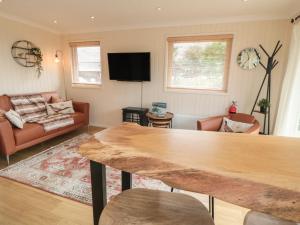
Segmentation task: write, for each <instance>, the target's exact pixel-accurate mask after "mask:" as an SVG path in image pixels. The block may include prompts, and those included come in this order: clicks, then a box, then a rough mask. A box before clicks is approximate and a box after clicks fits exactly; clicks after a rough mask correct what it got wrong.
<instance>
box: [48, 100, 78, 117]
mask: <svg viewBox="0 0 300 225" xmlns="http://www.w3.org/2000/svg"><path fill="white" fill-rule="evenodd" d="M74 112H75V111H74V109H73V103H72V101H67V102H57V103H52V104H47V113H48V115H53V114H56V113H60V114H71V113H74Z"/></svg>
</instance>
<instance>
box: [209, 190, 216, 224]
mask: <svg viewBox="0 0 300 225" xmlns="http://www.w3.org/2000/svg"><path fill="white" fill-rule="evenodd" d="M209 212H210V214H211V217H212V218H213V219H215V198H214V197H213V196H209Z"/></svg>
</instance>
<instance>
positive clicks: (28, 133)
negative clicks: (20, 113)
mask: <svg viewBox="0 0 300 225" xmlns="http://www.w3.org/2000/svg"><path fill="white" fill-rule="evenodd" d="M13 130H14V136H15V140H16V145H21V144H24V143H26V142H29V141H32V140H34V139H36V138H40V137H43V136H44V135H45V131H44V128H43V126H42V125H40V124H37V123H25V124H24V127H23V129H17V128H14V129H13Z"/></svg>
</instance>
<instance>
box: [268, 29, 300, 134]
mask: <svg viewBox="0 0 300 225" xmlns="http://www.w3.org/2000/svg"><path fill="white" fill-rule="evenodd" d="M274 134H275V135H279V136H291V137H300V23H298V24H296V25H294V27H293V32H292V39H291V47H290V53H289V58H288V66H287V71H286V74H285V77H284V81H283V86H282V91H281V96H280V102H279V108H278V114H277V119H276V124H275V130H274Z"/></svg>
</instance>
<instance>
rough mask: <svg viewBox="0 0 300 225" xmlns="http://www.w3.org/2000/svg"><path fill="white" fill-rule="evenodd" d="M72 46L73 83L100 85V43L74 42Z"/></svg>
mask: <svg viewBox="0 0 300 225" xmlns="http://www.w3.org/2000/svg"><path fill="white" fill-rule="evenodd" d="M70 46H71V48H72V62H73V63H72V64H73V73H72V84H73V85H74V84H75V85H100V84H101V50H100V43H99V42H97V41H95V42H73V43H70Z"/></svg>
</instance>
